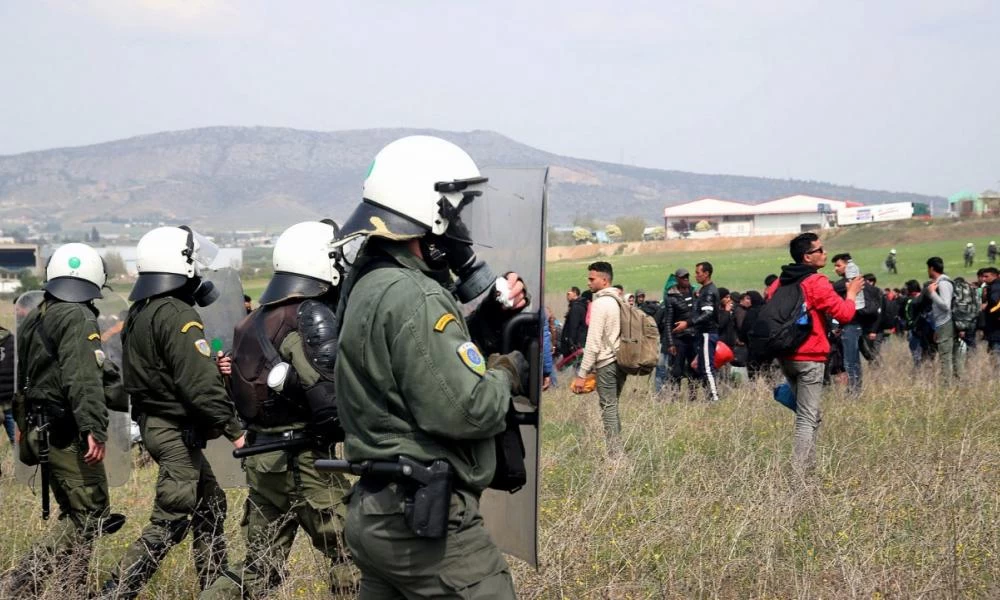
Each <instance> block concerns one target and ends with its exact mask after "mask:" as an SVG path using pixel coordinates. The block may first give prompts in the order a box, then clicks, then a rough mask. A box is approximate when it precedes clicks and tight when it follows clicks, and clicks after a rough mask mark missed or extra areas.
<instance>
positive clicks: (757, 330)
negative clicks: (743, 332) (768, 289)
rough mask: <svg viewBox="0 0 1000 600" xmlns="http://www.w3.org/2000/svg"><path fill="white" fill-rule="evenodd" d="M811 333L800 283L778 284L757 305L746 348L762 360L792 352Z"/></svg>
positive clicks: (809, 320) (810, 321)
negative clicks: (758, 307)
mask: <svg viewBox="0 0 1000 600" xmlns="http://www.w3.org/2000/svg"><path fill="white" fill-rule="evenodd" d="M811 333H812V320H811V317H810V315H809V311H808V307H807V306H806V301H805V293H804V292H803V291H802V283H801V282H799V283H796V284H787V285H779V286H778V287H777V289H775V290H774V295H773V296H771V299H770V300H768V301H767V302H766V303H764V306H763V307H761V309H760V313H759V314H758V315H757V319H756V320H755V321H754V323H753V326H752V327H751V329H750V332H749V335H748V336H747V338H748V340H749V342H750V352H751V354H752V355H753V356H755V357H760V358H761V359H763V360H768V359H772V358H781V357H783V356H788V355H789V354H793V353H795V351H797V350H798V349H799V348H800V347H802V344H804V343H805V342H806V340H807V339H809V334H811Z"/></svg>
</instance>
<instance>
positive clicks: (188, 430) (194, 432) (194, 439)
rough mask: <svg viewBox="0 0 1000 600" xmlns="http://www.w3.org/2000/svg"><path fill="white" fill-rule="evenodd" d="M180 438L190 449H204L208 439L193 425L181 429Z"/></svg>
mask: <svg viewBox="0 0 1000 600" xmlns="http://www.w3.org/2000/svg"><path fill="white" fill-rule="evenodd" d="M181 440H182V441H183V442H184V445H185V446H187V447H188V448H191V449H192V450H204V449H205V448H206V447H208V439H207V438H206V437H205V435H204V434H203V433H202V432H201V430H199V429H196V428H194V427H185V428H184V429H182V430H181Z"/></svg>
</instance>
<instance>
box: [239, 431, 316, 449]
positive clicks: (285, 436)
mask: <svg viewBox="0 0 1000 600" xmlns="http://www.w3.org/2000/svg"><path fill="white" fill-rule="evenodd" d="M250 433H251V434H252V435H249V436H247V437H248V438H250V443H251V444H252V445H255V446H259V445H261V444H272V443H274V442H293V441H297V440H306V439H309V438H310V437H311V436H310V435H309V434H308V433H306V432H305V431H304V430H302V429H291V430H289V431H281V432H278V433H270V432H262V431H251V432H250Z"/></svg>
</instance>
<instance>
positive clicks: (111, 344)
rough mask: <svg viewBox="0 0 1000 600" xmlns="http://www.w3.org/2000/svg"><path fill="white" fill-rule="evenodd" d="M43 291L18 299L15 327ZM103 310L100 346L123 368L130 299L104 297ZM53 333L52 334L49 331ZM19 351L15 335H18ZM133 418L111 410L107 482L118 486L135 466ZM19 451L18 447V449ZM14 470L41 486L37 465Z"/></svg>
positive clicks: (99, 306)
mask: <svg viewBox="0 0 1000 600" xmlns="http://www.w3.org/2000/svg"><path fill="white" fill-rule="evenodd" d="M43 298H44V293H43V292H41V291H33V292H27V293H25V294H23V295H22V296H21V297H20V298H18V299H17V304H16V305H15V319H16V324H15V327H17V326H19V325H20V324H21V322H22V320H23V319H24V318H25V317H27V316H28V314H29V313H30V312H31V311H32V310H34V309H35V308H36V307H37V306H38V305H39V304H41V302H42V299H43ZM94 305H95V306H96V307H97V309H98V311H100V315H99V316H98V318H97V325H98V328H99V329H100V331H101V346H102V348H103V350H104V353H105V356H106V358H107V360H111V361H112V362H114V363H115V364H117V365H118V366H119V368H120V367H121V355H122V350H121V349H122V344H121V327H122V324H123V323H124V318H125V314H126V313H127V312H128V301H126V300H125V298H124V297H122V296H118V295H109V296H106V297H105V298H104V299H99V300H96V301H95V302H94ZM50 335H51V334H50ZM15 352H16V338H15ZM17 370H18V366H17V361H16V360H15V363H14V371H15V377H16V376H17V375H16V373H17ZM130 427H131V419H130V418H129V414H128V413H127V412H118V411H113V410H112V411H108V441H107V445H106V447H105V456H104V468H105V471H106V473H107V477H108V485H109V486H111V487H119V486H122V485H125V483H126V482H128V479H129V474H130V471H131V467H132V459H131V454H130V443H129V431H130ZM15 452H16V448H15ZM15 465H16V468H15V473H16V475H17V479H18V481H20V482H22V483H25V484H27V485H30V486H32V487H33V488H36V489H37V488H38V486H39V477H36V475H37V467H29V466H26V465H24V464H23V463H21V461H20V460H18V461H16V462H15Z"/></svg>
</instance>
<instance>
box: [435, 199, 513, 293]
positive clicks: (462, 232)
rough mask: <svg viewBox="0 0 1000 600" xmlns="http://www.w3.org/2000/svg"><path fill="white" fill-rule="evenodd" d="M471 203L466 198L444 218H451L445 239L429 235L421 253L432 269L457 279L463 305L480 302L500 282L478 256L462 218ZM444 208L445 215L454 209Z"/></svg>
mask: <svg viewBox="0 0 1000 600" xmlns="http://www.w3.org/2000/svg"><path fill="white" fill-rule="evenodd" d="M470 200H471V198H470V197H466V200H463V202H462V203H461V204H460V205H459V206H458V208H454V209H452V210H451V211H447V212H449V213H450V214H444V216H446V217H447V218H448V229H447V231H445V232H444V235H427V236H424V237H423V238H421V240H420V249H421V251H422V252H423V255H424V261H425V262H427V265H428V266H429V267H431V268H432V269H444V268H447V269H448V270H450V271H451V272H452V273H454V274H455V277H456V278H457V279H458V281H457V282H456V289H455V293H456V295H457V296H458V300H459V301H460V302H461V303H462V304H465V303H467V302H471V301H472V300H475V299H476V298H478V297H479V295H480V294H482V293H483V292H485V291H486V290H488V289H490V287H492V286H493V284H494V283H495V282H496V280H497V276H496V275H495V274H494V273H493V269H491V268H490V266H489V265H488V264H486V263H485V262H484V261H483V260H482V259H480V258H479V257H478V256H476V252H475V250H473V249H472V236H471V235H470V234H469V228H468V227H466V225H465V223H463V222H462V219H461V217H460V216H459V212H460V211H461V210H462V207H463V206H465V204H467V203H468V201H470ZM442 205H443V206H442V213H445V212H446V209H445V208H444V207H445V206H446V207H449V208H450V207H451V205H450V204H448V203H446V202H442Z"/></svg>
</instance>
